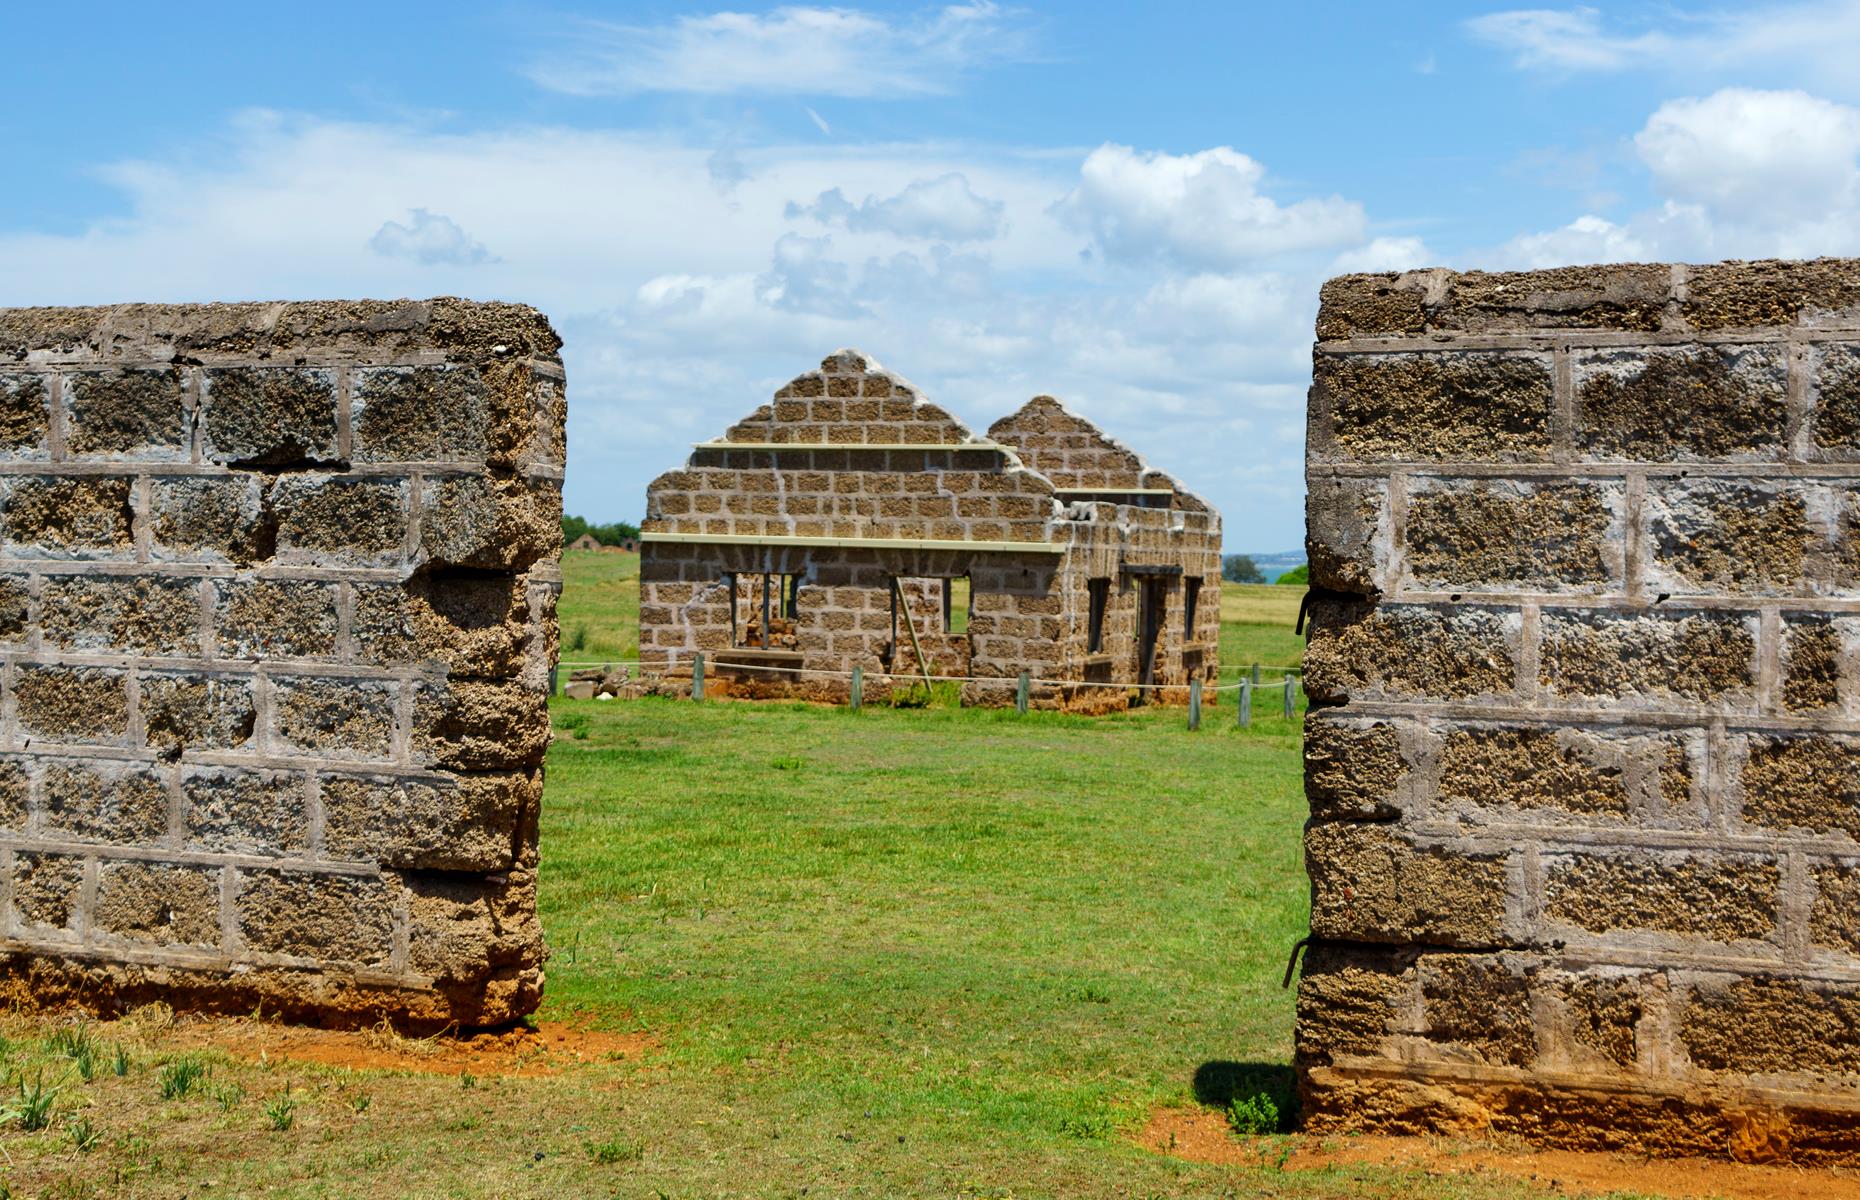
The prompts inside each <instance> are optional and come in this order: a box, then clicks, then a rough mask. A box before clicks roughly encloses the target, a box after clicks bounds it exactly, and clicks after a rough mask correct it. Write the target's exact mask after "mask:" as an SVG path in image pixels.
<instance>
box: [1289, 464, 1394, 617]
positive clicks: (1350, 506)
mask: <svg viewBox="0 0 1860 1200" xmlns="http://www.w3.org/2000/svg"><path fill="white" fill-rule="evenodd" d="M1387 521H1388V485H1387V484H1385V483H1382V482H1381V481H1379V480H1363V479H1351V478H1337V477H1326V476H1315V477H1312V478H1310V479H1308V480H1307V481H1306V485H1305V527H1306V528H1307V529H1309V530H1310V531H1311V536H1309V537H1307V538H1306V539H1305V551H1306V555H1307V559H1308V561H1309V563H1310V567H1311V585H1312V586H1313V587H1320V588H1329V589H1330V590H1331V591H1334V592H1354V593H1356V594H1357V595H1360V596H1371V595H1375V594H1377V593H1379V592H1381V590H1382V582H1381V581H1382V574H1383V569H1384V567H1385V566H1386V563H1385V562H1384V559H1385V558H1386V557H1387V547H1386V543H1385V542H1384V541H1383V537H1384V536H1385V530H1386V528H1387Z"/></svg>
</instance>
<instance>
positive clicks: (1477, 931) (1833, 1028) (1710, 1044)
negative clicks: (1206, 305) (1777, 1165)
mask: <svg viewBox="0 0 1860 1200" xmlns="http://www.w3.org/2000/svg"><path fill="white" fill-rule="evenodd" d="M1318 336H1319V339H1320V340H1319V342H1318V346H1317V351H1316V356H1315V364H1314V383H1313V387H1312V392H1311V411H1310V432H1309V443H1308V480H1309V487H1310V500H1309V505H1310V510H1309V548H1310V552H1311V562H1312V583H1313V587H1314V588H1315V589H1317V593H1316V596H1315V604H1314V606H1313V624H1312V630H1311V640H1310V647H1309V654H1308V659H1307V670H1308V674H1307V680H1306V685H1307V689H1308V691H1309V693H1310V696H1311V699H1312V704H1313V707H1312V711H1311V715H1310V717H1309V718H1308V721H1307V726H1306V752H1305V766H1306V790H1307V794H1308V796H1309V799H1310V803H1311V824H1310V826H1309V827H1308V831H1307V837H1306V853H1307V862H1308V866H1309V870H1310V875H1311V881H1312V917H1311V931H1312V935H1313V939H1314V940H1313V942H1312V944H1311V946H1310V948H1309V950H1308V952H1307V955H1306V960H1305V967H1304V974H1303V978H1302V982H1301V985H1300V990H1299V1019H1298V1063H1299V1068H1300V1072H1301V1078H1302V1087H1303V1099H1304V1105H1305V1111H1306V1114H1307V1119H1308V1121H1309V1122H1310V1123H1311V1124H1312V1126H1313V1127H1315V1128H1319V1129H1332V1128H1343V1127H1367V1128H1382V1129H1391V1130H1398V1131H1418V1130H1424V1129H1435V1130H1459V1131H1466V1130H1477V1131H1484V1130H1498V1131H1502V1132H1512V1133H1518V1134H1522V1135H1525V1136H1527V1137H1530V1138H1533V1139H1536V1140H1541V1141H1548V1142H1556V1143H1564V1144H1575V1145H1592V1146H1630V1147H1634V1148H1636V1149H1639V1150H1642V1151H1645V1152H1649V1153H1685V1152H1703V1153H1713V1154H1722V1153H1731V1154H1734V1155H1738V1156H1741V1157H1755V1158H1763V1157H1791V1158H1795V1159H1798V1160H1803V1161H1836V1160H1848V1159H1852V1158H1853V1157H1855V1155H1856V1151H1855V1147H1856V1146H1860V1137H1856V1134H1857V1133H1860V1051H1857V1050H1856V1047H1857V1046H1860V918H1857V917H1856V915H1855V912H1856V910H1855V903H1856V901H1857V900H1860V783H1857V781H1860V262H1853V261H1832V260H1822V261H1816V262H1808V263H1779V262H1762V263H1725V264H1718V265H1714V266H1705V267H1683V266H1682V267H1672V266H1619V267H1604V268H1584V269H1571V270H1563V271H1547V272H1537V273H1531V274H1518V275H1491V274H1481V273H1471V274H1454V273H1451V272H1445V271H1434V272H1416V273H1410V274H1405V275H1367V276H1350V277H1346V278H1342V279H1337V280H1333V281H1332V282H1331V283H1329V284H1328V285H1326V287H1325V289H1324V293H1323V303H1322V311H1321V313H1320V315H1319V318H1318Z"/></svg>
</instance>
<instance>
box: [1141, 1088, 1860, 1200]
mask: <svg viewBox="0 0 1860 1200" xmlns="http://www.w3.org/2000/svg"><path fill="white" fill-rule="evenodd" d="M1136 1141H1137V1144H1138V1145H1140V1146H1142V1147H1143V1148H1145V1149H1146V1150H1153V1151H1155V1152H1157V1153H1159V1154H1169V1155H1173V1156H1175V1157H1177V1158H1183V1159H1188V1160H1189V1161H1191V1162H1204V1163H1216V1164H1223V1165H1230V1166H1249V1167H1256V1166H1262V1165H1263V1166H1272V1165H1275V1164H1278V1165H1282V1166H1283V1167H1284V1169H1285V1170H1287V1171H1312V1170H1318V1169H1320V1168H1323V1167H1328V1166H1379V1167H1393V1168H1397V1169H1400V1170H1406V1171H1424V1172H1427V1173H1428V1174H1432V1175H1464V1176H1471V1177H1478V1176H1484V1177H1487V1178H1490V1177H1493V1176H1502V1177H1505V1178H1510V1179H1516V1180H1521V1181H1525V1182H1529V1183H1535V1184H1539V1185H1541V1186H1542V1188H1543V1190H1544V1192H1545V1193H1546V1194H1554V1195H1560V1196H1599V1195H1605V1194H1607V1193H1609V1192H1639V1193H1644V1194H1646V1195H1650V1196H1670V1197H1675V1198H1676V1200H1677V1198H1681V1197H1684V1198H1687V1200H1690V1198H1692V1197H1699V1198H1701V1200H1703V1198H1706V1197H1714V1198H1715V1197H1722V1198H1723V1200H1773V1198H1774V1197H1777V1196H1787V1197H1789V1198H1790V1200H1860V1173H1856V1172H1853V1171H1848V1170H1840V1169H1833V1170H1818V1169H1811V1168H1806V1167H1783V1166H1758V1165H1751V1164H1745V1163H1735V1162H1718V1161H1714V1160H1707V1159H1696V1158H1676V1159H1675V1158H1662V1159H1654V1160H1648V1159H1644V1158H1639V1157H1633V1156H1629V1155H1622V1154H1608V1153H1600V1152H1594V1151H1582V1150H1536V1149H1530V1148H1527V1147H1521V1146H1510V1145H1501V1144H1498V1143H1493V1142H1481V1141H1473V1140H1467V1139H1458V1138H1422V1137H1379V1136H1371V1135H1357V1136H1351V1137H1306V1136H1302V1135H1293V1136H1291V1137H1290V1138H1249V1137H1240V1136H1237V1135H1235V1133H1234V1132H1233V1130H1232V1128H1231V1127H1230V1126H1229V1125H1228V1123H1227V1118H1226V1116H1225V1115H1224V1114H1222V1113H1220V1112H1218V1111H1216V1110H1214V1109H1210V1108H1199V1107H1196V1108H1159V1109H1157V1110H1156V1111H1155V1112H1153V1113H1151V1114H1150V1119H1149V1122H1148V1124H1146V1125H1145V1126H1144V1127H1143V1129H1142V1131H1141V1132H1140V1133H1138V1134H1137V1137H1136ZM1287 1148H1289V1150H1290V1153H1289V1155H1288V1156H1286V1157H1285V1159H1284V1161H1283V1163H1282V1164H1280V1155H1281V1154H1282V1153H1283V1152H1284V1151H1285V1150H1286V1149H1287Z"/></svg>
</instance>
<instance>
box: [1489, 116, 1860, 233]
mask: <svg viewBox="0 0 1860 1200" xmlns="http://www.w3.org/2000/svg"><path fill="white" fill-rule="evenodd" d="M1633 144H1634V149H1635V151H1636V153H1637V155H1638V157H1639V159H1640V162H1641V165H1642V166H1644V167H1645V168H1646V170H1647V172H1648V174H1649V176H1650V177H1651V180H1652V183H1653V185H1654V187H1655V189H1656V191H1657V192H1658V195H1659V202H1658V203H1657V204H1656V205H1654V206H1652V207H1649V208H1646V209H1644V210H1642V211H1640V212H1636V213H1633V214H1631V215H1629V216H1627V217H1624V218H1621V219H1619V220H1616V219H1610V218H1606V217H1603V216H1600V215H1597V214H1594V213H1589V214H1585V215H1583V216H1581V217H1579V218H1577V219H1576V220H1575V221H1572V222H1571V223H1570V224H1568V225H1566V226H1564V227H1562V228H1560V229H1555V230H1550V231H1546V232H1539V233H1529V234H1525V235H1522V236H1520V237H1517V238H1514V239H1513V240H1512V241H1511V242H1509V243H1508V244H1507V245H1506V246H1505V247H1504V248H1503V250H1502V251H1501V258H1502V259H1503V261H1504V262H1506V263H1507V264H1509V265H1519V266H1552V265H1556V264H1559V263H1570V262H1623V261H1634V260H1657V259H1689V260H1693V261H1698V260H1704V259H1714V258H1758V257H1766V256H1772V255H1773V256H1780V257H1785V258H1812V257H1815V256H1818V255H1824V254H1852V253H1856V252H1860V109H1855V108H1852V107H1849V106H1847V105H1844V104H1837V103H1834V102H1833V101H1829V100H1824V99H1821V98H1818V97H1815V96H1811V95H1809V94H1808V93H1806V92H1802V91H1795V90H1790V91H1759V90H1754V89H1750V88H1725V89H1722V90H1720V91H1717V92H1714V93H1712V94H1711V95H1709V96H1705V97H1700V98H1685V99H1678V100H1669V101H1668V102H1666V103H1665V104H1662V105H1661V106H1660V107H1659V108H1658V109H1657V110H1656V111H1655V112H1654V113H1653V115H1652V116H1650V117H1648V119H1647V122H1646V124H1645V125H1643V126H1642V127H1641V130H1640V132H1639V133H1637V134H1636V135H1635V136H1634V143H1633Z"/></svg>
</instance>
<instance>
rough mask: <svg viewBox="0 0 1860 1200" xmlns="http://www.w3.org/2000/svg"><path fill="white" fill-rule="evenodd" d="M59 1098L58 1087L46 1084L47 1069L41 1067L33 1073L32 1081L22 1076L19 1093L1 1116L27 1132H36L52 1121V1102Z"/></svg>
mask: <svg viewBox="0 0 1860 1200" xmlns="http://www.w3.org/2000/svg"><path fill="white" fill-rule="evenodd" d="M57 1098H58V1089H57V1088H55V1087H47V1086H46V1083H45V1071H44V1070H43V1069H41V1070H39V1071H38V1072H37V1073H36V1074H35V1075H33V1077H32V1082H31V1083H27V1082H26V1080H25V1077H24V1076H21V1077H20V1080H19V1094H18V1095H16V1096H15V1097H14V1098H13V1103H11V1104H9V1105H7V1107H6V1110H5V1112H4V1113H0V1116H4V1118H5V1119H6V1120H8V1121H11V1122H12V1123H13V1124H15V1125H18V1126H19V1127H20V1128H21V1129H23V1130H25V1131H26V1132H27V1133H36V1132H37V1131H39V1130H41V1129H44V1128H45V1127H46V1126H47V1125H50V1124H51V1123H52V1103H53V1101H55V1100H56V1099H57Z"/></svg>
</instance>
